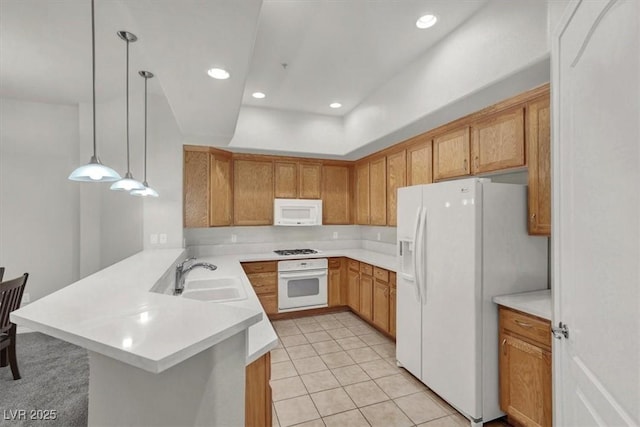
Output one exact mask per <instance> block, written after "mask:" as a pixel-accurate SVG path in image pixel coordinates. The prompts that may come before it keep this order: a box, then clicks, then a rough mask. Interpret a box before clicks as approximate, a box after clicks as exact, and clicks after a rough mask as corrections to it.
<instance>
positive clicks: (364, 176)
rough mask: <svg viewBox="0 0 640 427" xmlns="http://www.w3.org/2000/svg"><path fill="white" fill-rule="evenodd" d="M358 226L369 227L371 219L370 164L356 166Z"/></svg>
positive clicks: (364, 163)
mask: <svg viewBox="0 0 640 427" xmlns="http://www.w3.org/2000/svg"><path fill="white" fill-rule="evenodd" d="M355 190H356V191H355V193H356V194H355V201H356V224H360V225H367V224H369V222H370V217H369V162H363V163H359V164H356V185H355Z"/></svg>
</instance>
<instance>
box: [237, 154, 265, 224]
mask: <svg viewBox="0 0 640 427" xmlns="http://www.w3.org/2000/svg"><path fill="white" fill-rule="evenodd" d="M273 175H274V174H273V161H271V160H262V159H255V160H252V159H236V160H234V163H233V190H234V191H233V223H234V224H235V225H272V224H273V199H274V197H273V196H274V183H273V181H274V179H273Z"/></svg>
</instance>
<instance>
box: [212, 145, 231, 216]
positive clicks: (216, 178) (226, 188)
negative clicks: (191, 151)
mask: <svg viewBox="0 0 640 427" xmlns="http://www.w3.org/2000/svg"><path fill="white" fill-rule="evenodd" d="M209 159H210V168H211V175H210V180H211V181H210V184H209V185H210V193H209V225H210V226H211V227H219V226H225V225H231V223H232V219H233V218H232V215H233V213H232V207H233V182H232V181H233V175H232V172H231V155H228V154H226V153H222V152H219V153H218V152H215V153H211V154H210V157H209Z"/></svg>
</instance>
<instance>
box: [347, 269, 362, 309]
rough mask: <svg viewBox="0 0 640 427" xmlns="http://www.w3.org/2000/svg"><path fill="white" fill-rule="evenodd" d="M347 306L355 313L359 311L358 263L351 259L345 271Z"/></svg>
mask: <svg viewBox="0 0 640 427" xmlns="http://www.w3.org/2000/svg"><path fill="white" fill-rule="evenodd" d="M347 305H348V306H349V308H350V309H351V310H353V311H355V312H356V313H358V312H359V311H360V263H359V262H358V261H353V260H351V259H350V260H349V269H348V271H347Z"/></svg>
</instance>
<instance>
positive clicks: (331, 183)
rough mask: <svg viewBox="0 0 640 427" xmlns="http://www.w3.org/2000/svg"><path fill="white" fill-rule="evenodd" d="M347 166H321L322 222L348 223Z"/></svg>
mask: <svg viewBox="0 0 640 427" xmlns="http://www.w3.org/2000/svg"><path fill="white" fill-rule="evenodd" d="M349 175H350V174H349V167H348V166H333V165H325V166H323V167H322V224H324V225H330V224H349V223H350V222H351V221H350V218H349V208H350V205H351V202H350V191H349V185H350V183H349Z"/></svg>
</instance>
